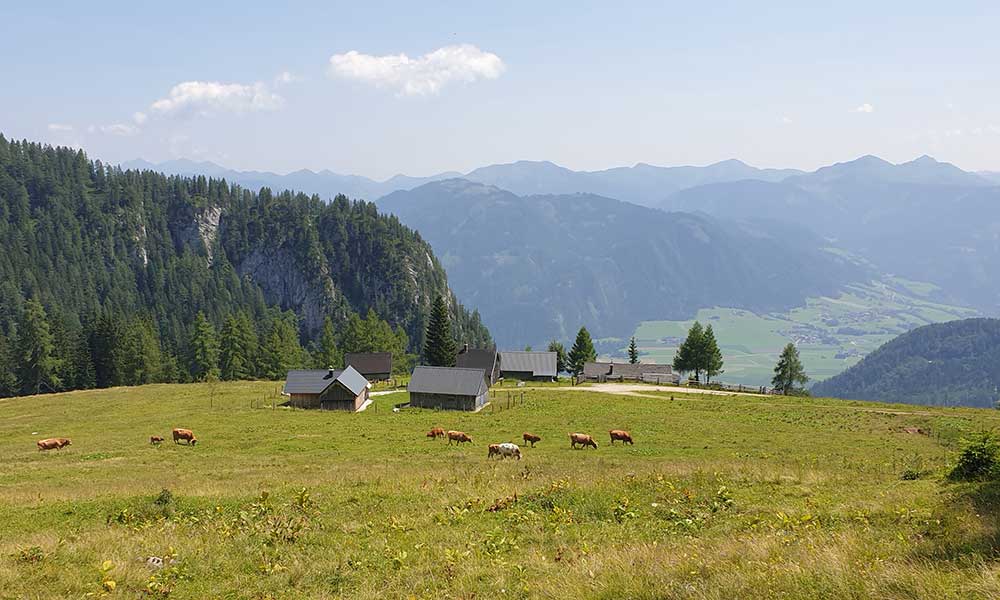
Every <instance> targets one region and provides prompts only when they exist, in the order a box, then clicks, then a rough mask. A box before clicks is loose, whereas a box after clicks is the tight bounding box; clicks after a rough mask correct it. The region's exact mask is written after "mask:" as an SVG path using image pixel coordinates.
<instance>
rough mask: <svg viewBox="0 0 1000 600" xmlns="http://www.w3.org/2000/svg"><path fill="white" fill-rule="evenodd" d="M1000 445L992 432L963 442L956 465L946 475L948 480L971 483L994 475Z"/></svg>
mask: <svg viewBox="0 0 1000 600" xmlns="http://www.w3.org/2000/svg"><path fill="white" fill-rule="evenodd" d="M998 453H1000V444H998V443H997V438H996V435H995V434H994V433H993V432H992V431H983V432H981V433H978V434H976V435H974V436H972V437H971V438H968V439H966V440H963V442H962V450H961V452H960V453H959V455H958V463H957V464H956V465H955V468H953V469H952V470H951V473H949V474H948V478H949V479H953V480H956V481H972V480H976V479H985V478H987V477H991V476H993V475H994V474H995V473H996V469H997V454H998Z"/></svg>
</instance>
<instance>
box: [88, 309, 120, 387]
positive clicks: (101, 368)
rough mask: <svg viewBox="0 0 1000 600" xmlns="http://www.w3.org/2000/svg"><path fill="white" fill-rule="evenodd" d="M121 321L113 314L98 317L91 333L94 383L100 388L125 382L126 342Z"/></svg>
mask: <svg viewBox="0 0 1000 600" xmlns="http://www.w3.org/2000/svg"><path fill="white" fill-rule="evenodd" d="M123 337H124V336H123V333H122V327H121V323H119V321H118V319H117V317H115V316H114V315H113V314H104V315H101V316H100V317H99V318H98V319H97V323H95V325H94V330H93V331H92V332H91V334H90V356H91V362H92V363H93V366H94V383H95V385H96V386H97V387H99V388H106V387H113V386H116V385H122V384H123V383H124V371H125V368H124V350H125V348H124V343H123Z"/></svg>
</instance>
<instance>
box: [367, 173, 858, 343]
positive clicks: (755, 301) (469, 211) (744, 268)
mask: <svg viewBox="0 0 1000 600" xmlns="http://www.w3.org/2000/svg"><path fill="white" fill-rule="evenodd" d="M378 205H379V208H380V209H381V210H383V211H386V212H391V213H394V214H396V215H397V216H399V218H400V219H401V220H402V221H403V222H404V223H406V224H407V225H409V226H410V227H413V228H415V229H417V230H418V231H419V232H420V234H421V235H422V236H424V237H425V238H426V239H427V240H428V241H430V243H431V245H432V246H434V248H435V250H436V252H437V253H438V255H439V256H441V261H442V263H443V264H444V265H445V267H446V268H447V269H448V273H449V276H450V277H451V281H452V284H453V285H454V286H455V290H456V292H458V293H459V295H460V296H461V297H463V298H465V299H467V300H468V301H469V302H472V303H474V304H475V305H476V306H478V307H479V310H480V311H481V313H482V315H483V319H484V321H485V322H486V323H487V324H489V325H490V328H491V329H492V330H493V332H494V334H495V335H496V337H497V339H498V341H500V342H501V343H503V344H509V343H520V344H523V343H525V342H530V343H533V344H536V345H537V344H541V343H543V342H545V341H546V340H548V339H550V338H553V337H555V338H569V337H570V336H571V335H573V334H575V331H576V329H577V328H578V327H579V326H580V325H586V326H587V327H588V328H589V329H590V330H591V332H593V333H594V334H595V335H597V336H598V337H604V336H623V335H625V334H626V333H628V332H630V331H632V330H633V329H634V327H635V325H636V324H637V323H638V322H640V321H643V320H651V319H664V318H667V319H684V318H688V317H689V316H692V315H693V314H694V313H695V312H696V311H697V310H698V309H699V308H702V307H705V306H732V307H738V308H747V309H750V310H760V311H765V312H766V311H771V310H778V309H782V308H790V307H792V306H796V305H798V304H801V303H802V301H803V300H804V298H806V297H807V296H810V295H824V294H828V293H832V292H833V291H834V290H836V289H838V287H839V286H840V285H842V284H843V283H845V282H847V281H853V280H864V270H863V269H861V268H859V267H857V266H856V265H855V264H853V263H852V262H850V261H848V260H844V259H841V258H839V257H837V256H835V255H833V254H831V253H828V252H824V251H822V250H819V249H818V248H819V246H820V245H821V244H820V243H819V242H818V240H815V239H811V238H810V239H809V240H808V241H803V240H802V239H801V233H797V232H787V235H784V234H783V235H781V236H775V235H770V234H768V233H767V232H765V231H762V230H748V229H742V228H741V227H740V226H738V225H737V224H734V223H720V222H719V221H717V220H714V219H711V218H707V217H705V216H699V215H694V214H685V213H670V214H666V213H663V212H661V211H657V210H653V209H649V208H644V207H641V206H637V205H634V204H629V203H627V202H620V201H617V200H612V199H609V198H604V197H600V196H595V195H592V194H571V195H545V196H528V197H521V196H517V195H516V194H513V193H511V192H508V191H505V190H501V189H499V188H496V187H492V186H486V185H482V184H478V183H472V182H469V181H465V180H462V179H453V180H447V181H443V182H436V183H431V184H427V185H424V186H421V187H419V188H417V189H415V190H412V191H410V192H395V193H393V194H390V195H388V196H386V197H384V198H382V199H380V200H379V201H378Z"/></svg>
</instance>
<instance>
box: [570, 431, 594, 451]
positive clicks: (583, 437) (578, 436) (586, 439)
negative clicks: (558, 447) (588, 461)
mask: <svg viewBox="0 0 1000 600" xmlns="http://www.w3.org/2000/svg"><path fill="white" fill-rule="evenodd" d="M577 444H579V445H580V447H581V448H586V447H587V446H593V447H594V450H597V442H595V441H594V438H592V437H590V436H589V435H587V434H585V433H571V434H569V447H570V448H576V445H577Z"/></svg>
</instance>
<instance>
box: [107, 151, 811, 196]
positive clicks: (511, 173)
mask: <svg viewBox="0 0 1000 600" xmlns="http://www.w3.org/2000/svg"><path fill="white" fill-rule="evenodd" d="M121 166H122V168H123V169H138V170H152V171H158V172H162V173H165V174H168V175H206V176H212V177H219V178H225V179H226V180H227V181H229V182H230V183H238V184H239V185H241V186H243V187H247V188H250V189H259V188H261V187H269V188H271V189H275V190H279V189H296V190H302V191H304V192H307V193H313V194H319V195H320V196H321V197H323V198H324V199H327V198H332V197H334V196H336V195H337V194H344V195H346V196H348V197H350V198H363V199H367V200H375V199H376V198H380V197H382V196H384V195H386V194H389V193H391V192H394V191H397V190H409V189H413V188H415V187H418V186H420V185H423V184H425V183H431V182H434V181H442V180H444V179H452V178H455V177H461V178H463V179H468V180H469V181H475V182H477V183H484V184H488V185H495V186H497V187H500V188H503V189H505V190H509V191H511V192H514V193H515V194H518V195H531V194H573V193H593V194H598V195H603V196H607V197H609V198H615V199H617V200H624V201H626V202H632V203H635V204H641V205H644V206H652V205H655V204H658V203H659V202H661V201H662V200H663V199H664V198H666V197H667V196H668V195H669V194H671V193H673V192H675V191H678V190H681V189H685V188H689V187H694V186H697V185H704V184H708V183H716V182H720V181H736V180H742V179H756V180H761V181H781V180H783V179H786V178H788V177H792V176H795V175H801V174H802V173H803V172H802V171H799V170H796V169H758V168H756V167H752V166H750V165H747V164H746V163H744V162H741V161H739V160H735V159H730V160H725V161H722V162H718V163H715V164H711V165H708V166H704V167H695V166H679V167H657V166H653V165H648V164H645V163H639V164H637V165H635V166H632V167H615V168H611V169H605V170H602V171H573V170H570V169H567V168H565V167H561V166H559V165H556V164H554V163H552V162H549V161H527V160H522V161H517V162H513V163H505V164H494V165H489V166H485V167H480V168H478V169H474V170H472V171H470V172H468V173H466V174H464V175H463V174H461V173H458V172H456V171H448V172H444V173H438V174H435V175H430V176H427V177H411V176H408V175H394V176H393V177H390V178H389V179H386V180H384V181H376V180H374V179H371V178H368V177H364V176H360V175H341V174H338V173H335V172H333V171H330V170H323V171H319V172H315V171H310V170H308V169H301V170H298V171H294V172H291V173H287V174H284V175H281V174H278V173H272V172H268V171H237V170H233V169H227V168H225V167H222V166H220V165H218V164H215V163H212V162H208V161H203V162H197V161H191V160H187V159H179V160H171V161H165V162H162V163H158V164H154V163H150V162H148V161H145V160H142V159H138V160H132V161H127V162H125V163H122V165H121Z"/></svg>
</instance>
